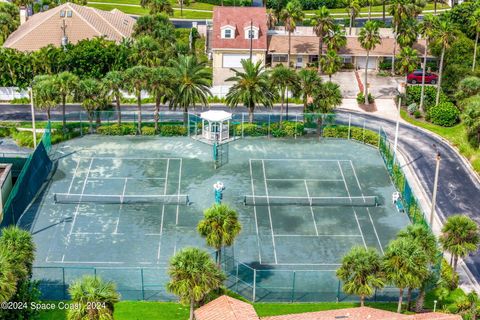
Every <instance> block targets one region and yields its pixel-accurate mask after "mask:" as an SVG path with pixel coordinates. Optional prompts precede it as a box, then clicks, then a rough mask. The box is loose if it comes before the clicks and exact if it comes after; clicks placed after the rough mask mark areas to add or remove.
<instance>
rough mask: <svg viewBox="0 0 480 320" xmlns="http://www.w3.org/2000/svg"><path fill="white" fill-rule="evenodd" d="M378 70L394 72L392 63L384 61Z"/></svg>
mask: <svg viewBox="0 0 480 320" xmlns="http://www.w3.org/2000/svg"><path fill="white" fill-rule="evenodd" d="M378 68H379V69H380V70H387V71H389V70H392V61H386V60H383V61H382V62H380V63H379V64H378Z"/></svg>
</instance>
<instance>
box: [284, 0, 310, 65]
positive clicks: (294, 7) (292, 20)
mask: <svg viewBox="0 0 480 320" xmlns="http://www.w3.org/2000/svg"><path fill="white" fill-rule="evenodd" d="M304 17H305V14H304V12H303V11H302V4H301V3H300V2H299V1H298V0H291V1H289V2H288V3H287V6H286V7H285V8H284V9H283V10H282V11H281V12H280V16H279V18H280V21H283V23H284V24H285V31H287V32H288V59H287V63H288V67H289V68H290V51H291V48H292V41H291V40H292V32H294V31H295V29H296V28H297V23H299V22H301V21H302V20H303V18H304Z"/></svg>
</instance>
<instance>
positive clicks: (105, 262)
mask: <svg viewBox="0 0 480 320" xmlns="http://www.w3.org/2000/svg"><path fill="white" fill-rule="evenodd" d="M47 262H49V263H74V264H77V263H78V264H124V263H125V262H115V261H65V260H63V259H62V260H61V261H58V260H53V261H50V260H48V261H47Z"/></svg>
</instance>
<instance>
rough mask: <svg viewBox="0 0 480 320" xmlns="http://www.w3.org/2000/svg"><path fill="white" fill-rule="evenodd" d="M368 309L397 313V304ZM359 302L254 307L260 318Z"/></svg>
mask: <svg viewBox="0 0 480 320" xmlns="http://www.w3.org/2000/svg"><path fill="white" fill-rule="evenodd" d="M365 305H366V306H367V307H372V308H377V309H382V310H388V311H396V310H397V304H396V303H366V304H365ZM359 306H360V304H359V303H357V302H340V303H335V302H320V303H256V304H255V305H254V307H255V310H256V311H257V313H258V315H259V316H260V317H266V316H278V315H282V314H293V313H304V312H315V311H325V310H335V309H345V308H355V307H359Z"/></svg>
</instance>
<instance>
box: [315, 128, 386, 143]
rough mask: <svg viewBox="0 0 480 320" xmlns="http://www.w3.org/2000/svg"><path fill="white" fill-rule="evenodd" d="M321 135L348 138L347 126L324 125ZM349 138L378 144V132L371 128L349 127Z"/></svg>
mask: <svg viewBox="0 0 480 320" xmlns="http://www.w3.org/2000/svg"><path fill="white" fill-rule="evenodd" d="M323 136H324V137H326V138H341V139H348V127H347V126H332V127H326V128H325V129H323ZM350 138H351V139H353V140H358V141H360V142H363V143H366V144H369V145H372V146H377V145H378V134H377V133H376V132H373V131H371V130H363V129H362V128H357V127H350Z"/></svg>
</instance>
